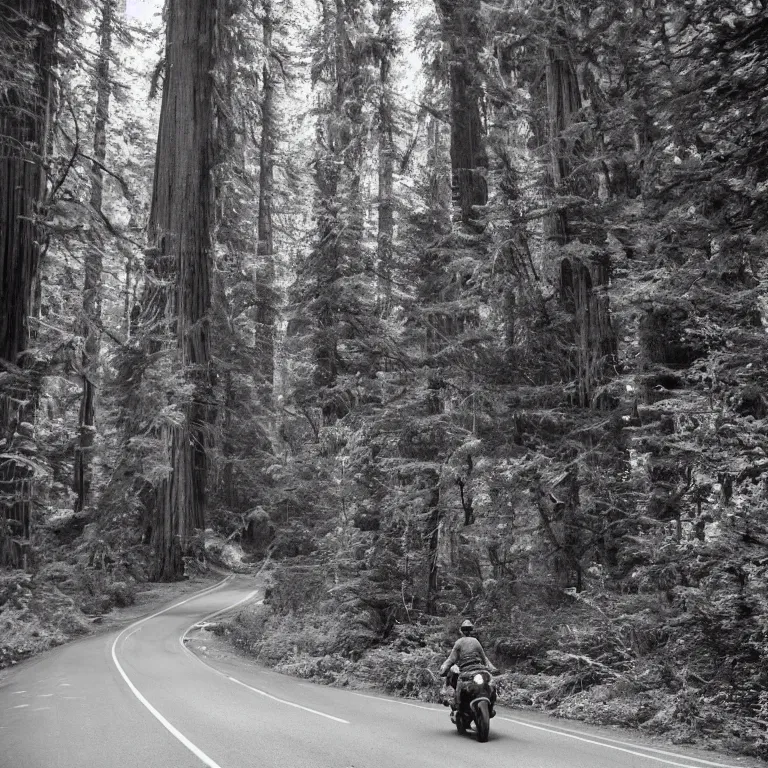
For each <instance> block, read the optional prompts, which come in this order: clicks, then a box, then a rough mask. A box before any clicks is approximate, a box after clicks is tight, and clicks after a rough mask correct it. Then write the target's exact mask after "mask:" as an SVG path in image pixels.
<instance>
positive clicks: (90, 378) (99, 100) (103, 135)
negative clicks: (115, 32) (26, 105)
mask: <svg viewBox="0 0 768 768" xmlns="http://www.w3.org/2000/svg"><path fill="white" fill-rule="evenodd" d="M115 6H116V3H115V0H103V2H102V6H101V20H100V24H99V54H98V59H97V61H96V78H95V84H96V94H97V95H96V117H95V121H94V126H93V163H92V166H91V178H92V181H91V198H90V203H91V207H92V208H93V209H94V211H96V212H100V211H101V205H102V197H103V187H104V162H105V160H106V157H107V123H108V122H109V102H110V97H111V95H112V88H111V84H110V80H109V74H110V57H111V55H112V28H113V24H114V16H115ZM101 271H102V255H101V250H100V248H98V247H96V246H92V247H90V248H88V250H87V251H86V255H85V282H84V285H83V316H82V321H81V322H82V335H83V336H84V338H85V340H84V344H83V350H82V357H81V360H80V365H81V367H82V378H83V392H82V397H81V400H80V416H79V431H80V434H79V445H78V446H77V448H76V450H75V477H74V489H75V493H76V494H77V499H76V501H75V508H76V509H77V510H81V509H82V508H83V507H84V506H85V504H86V501H87V499H88V492H89V490H90V486H91V477H90V465H91V458H92V457H91V453H92V450H93V441H94V437H95V431H96V427H95V422H96V419H95V415H96V414H95V402H94V395H95V386H94V378H95V375H96V370H97V367H98V357H99V325H100V322H101Z"/></svg>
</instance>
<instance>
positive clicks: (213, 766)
mask: <svg viewBox="0 0 768 768" xmlns="http://www.w3.org/2000/svg"><path fill="white" fill-rule="evenodd" d="M231 579H232V576H227V578H226V579H223V580H222V581H220V582H219V583H218V584H215V585H214V586H212V587H209V588H208V589H204V590H203V591H202V592H198V593H197V594H195V595H192V597H188V598H187V599H186V600H182V601H181V602H179V603H175V604H174V605H171V606H169V607H168V608H164V609H163V610H162V611H158V612H157V613H153V614H152V615H151V616H146V617H145V618H143V619H139V621H136V622H134V623H133V624H131V625H130V626H128V627H126V628H125V629H124V630H123V631H122V632H121V633H120V634H119V635H118V636H117V637H116V638H115V641H114V642H113V643H112V661H113V662H114V663H115V667H117V671H118V672H119V673H120V675H121V676H122V678H123V680H125V682H126V683H127V685H128V687H129V688H130V689H131V693H133V695H134V696H135V697H136V698H137V699H138V700H139V701H140V702H141V703H142V704H143V705H144V706H145V707H146V708H147V709H148V710H149V712H150V713H151V714H152V715H153V716H154V717H155V719H156V720H157V721H158V722H159V723H160V724H161V725H162V726H163V728H165V729H166V730H167V731H168V732H169V733H170V734H171V735H172V736H173V737H174V738H175V739H177V740H178V741H180V742H181V743H182V744H183V745H184V746H185V747H186V748H187V749H188V750H189V751H190V752H191V753H192V754H193V755H194V756H195V757H197V758H198V759H199V760H201V761H202V762H203V763H204V764H205V765H207V766H208V768H221V766H220V765H219V764H218V763H216V762H215V761H214V760H212V759H211V758H210V757H208V755H206V754H205V752H203V751H202V750H201V749H200V748H199V747H196V746H195V745H194V744H193V743H192V742H191V741H190V740H189V739H188V738H187V737H186V736H185V735H184V734H183V733H182V732H181V731H180V730H178V728H176V727H175V726H173V725H171V723H169V722H168V721H167V720H166V719H165V718H164V717H163V716H162V715H161V714H160V713H159V712H158V711H157V710H156V709H155V708H154V707H153V706H152V705H151V704H150V703H149V702H148V701H147V700H146V699H145V698H144V696H142V694H141V692H140V691H139V689H138V688H137V687H136V686H135V685H134V684H133V683H132V682H131V680H130V678H129V677H128V675H126V674H125V671H124V670H123V668H122V667H121V666H120V662H119V661H118V660H117V653H116V648H117V644H118V642H119V641H120V638H121V637H122V636H123V635H124V634H125V633H126V632H127V631H128V630H129V629H133V628H134V627H136V626H138V625H139V624H143V623H144V622H145V621H149V620H150V619H154V618H155V617H156V616H160V615H161V614H163V613H167V612H168V611H171V610H173V609H174V608H178V606H180V605H184V603H188V602H189V601H190V600H195V599H196V598H198V597H202V596H203V595H207V594H208V593H209V592H213V591H214V590H216V589H218V588H219V587H221V586H222V585H223V584H226V583H227V582H228V581H230V580H231Z"/></svg>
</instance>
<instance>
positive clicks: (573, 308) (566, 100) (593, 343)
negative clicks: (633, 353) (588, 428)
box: [544, 7, 616, 407]
mask: <svg viewBox="0 0 768 768" xmlns="http://www.w3.org/2000/svg"><path fill="white" fill-rule="evenodd" d="M555 14H556V18H555V25H554V36H553V39H552V40H551V41H550V43H549V45H548V47H547V63H546V80H547V112H548V116H549V146H550V157H551V164H550V174H551V182H552V189H551V190H550V194H553V195H558V194H559V195H564V194H568V192H569V190H570V188H571V186H572V185H573V183H574V179H573V172H572V160H573V158H574V156H577V155H578V154H579V153H580V152H583V150H584V147H583V141H584V139H577V138H576V137H574V136H568V131H569V129H571V128H572V126H573V125H574V122H575V121H576V120H577V119H578V112H579V111H580V110H581V107H582V101H581V94H580V92H579V83H578V77H577V74H576V68H575V67H574V64H573V61H572V59H571V54H570V48H569V41H568V33H567V23H566V19H565V15H564V12H563V10H562V8H561V7H557V8H556V10H555ZM544 228H545V233H546V235H547V237H548V239H550V240H551V241H553V242H554V243H556V244H558V245H561V246H564V245H567V244H568V242H570V240H571V239H572V237H573V234H572V232H571V229H572V227H571V226H570V222H569V219H568V213H567V212H566V210H565V209H564V208H559V209H557V208H556V209H555V210H554V211H553V213H551V214H550V215H549V216H548V217H547V220H546V221H545V225H544ZM597 247H598V249H599V251H598V252H597V253H596V254H595V256H594V257H593V258H591V259H589V260H585V259H582V258H577V257H571V256H565V257H564V258H563V259H562V260H561V263H560V296H561V301H562V303H563V306H564V307H565V309H566V310H567V311H569V312H570V313H572V314H573V317H574V335H575V344H576V350H575V359H574V361H573V368H574V373H575V376H576V382H577V397H576V401H577V404H578V405H581V406H584V407H586V406H591V405H598V406H602V405H604V404H607V401H606V400H605V398H603V399H601V400H600V401H599V402H596V403H595V402H593V398H594V394H595V391H596V389H597V388H598V387H599V386H600V385H601V384H602V383H603V382H604V381H605V379H606V377H607V376H608V375H609V374H610V371H611V369H612V366H613V364H614V363H615V358H616V335H615V333H614V330H613V327H612V324H611V316H610V307H609V301H608V279H609V277H608V276H609V264H608V255H607V253H606V252H604V251H603V250H602V247H601V244H598V246H597Z"/></svg>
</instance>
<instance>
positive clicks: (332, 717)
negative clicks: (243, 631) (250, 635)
mask: <svg viewBox="0 0 768 768" xmlns="http://www.w3.org/2000/svg"><path fill="white" fill-rule="evenodd" d="M258 592H259V590H258V589H255V590H254V591H253V592H251V593H250V594H249V595H247V596H246V597H244V598H243V599H242V600H238V601H237V602H236V603H234V604H232V605H230V606H228V607H226V608H221V609H219V610H218V611H214V612H213V613H209V614H208V615H207V616H204V617H203V618H202V619H198V620H197V621H196V622H194V624H190V625H189V626H188V627H187V628H186V629H185V630H184V632H183V633H182V634H181V635H180V636H179V643H180V644H181V647H182V648H183V649H184V650H185V651H186V653H188V654H189V655H190V656H191V657H192V658H193V659H196V660H197V661H199V662H200V663H201V664H202V665H203V666H204V667H207V668H208V669H210V670H211V671H212V672H215V673H216V674H217V675H220V676H221V677H223V678H225V679H226V680H230V681H231V682H233V683H237V684H238V685H242V686H243V687H244V688H247V689H248V690H249V691H253V692H254V693H258V694H259V695H260V696H265V697H266V698H268V699H272V700H273V701H278V702H280V703H281V704H285V705H286V706H289V707H296V708H297V709H303V710H304V711H305V712H311V713H312V714H313V715H319V716H320V717H326V718H328V719H329V720H335V721H336V722H337V723H344V724H345V725H351V723H350V722H349V720H344V719H343V718H341V717H336V716H335V715H329V714H327V713H326V712H320V711H319V710H317V709H311V708H310V707H305V706H303V705H302V704H296V703H295V702H293V701H288V700H287V699H280V698H278V697H277V696H273V695H272V694H271V693H267V692H266V691H262V690H260V689H259V688H254V687H252V686H250V685H248V684H247V683H244V682H243V681H242V680H238V679H237V678H236V677H232V676H231V675H228V674H226V672H222V671H221V670H220V669H216V667H214V666H212V665H211V664H209V663H208V662H207V661H205V660H204V659H201V658H200V657H199V656H198V655H197V654H196V653H193V652H192V651H191V650H190V649H189V648H187V646H186V645H185V644H184V640H185V639H186V637H187V634H188V633H189V632H190V631H191V630H192V629H194V628H195V627H196V626H197V625H198V624H202V623H203V622H204V621H208V619H212V618H213V617H214V616H218V615H219V614H222V613H226V612H227V611H231V610H232V609H233V608H237V606H238V605H241V604H242V603H245V602H248V600H251V599H253V596H254V595H255V594H257V593H258Z"/></svg>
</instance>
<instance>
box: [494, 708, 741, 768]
mask: <svg viewBox="0 0 768 768" xmlns="http://www.w3.org/2000/svg"><path fill="white" fill-rule="evenodd" d="M499 719H500V720H505V721H506V722H508V723H515V724H516V725H522V726H525V727H526V728H535V729H536V730H537V731H546V732H547V733H553V734H555V735H556V736H563V737H565V738H566V739H576V740H577V741H584V742H586V743H587V744H595V745H597V746H599V747H605V749H615V750H616V751H617V752H626V753H627V754H629V755H635V756H636V757H643V758H645V759H646V760H655V761H656V762H658V763H664V764H665V765H672V766H675V768H698V766H696V765H691V764H690V763H673V762H672V761H671V760H665V759H664V758H663V757H656V756H655V755H649V754H648V753H647V752H640V751H639V750H642V749H644V747H641V746H640V745H636V748H635V749H625V748H624V747H617V746H614V745H613V744H607V743H606V742H605V741H597V740H596V739H588V738H586V737H584V736H577V735H576V734H575V733H569V732H567V731H558V730H556V729H555V728H547V727H546V726H543V725H534V724H533V723H526V722H525V720H514V719H512V718H511V717H502V716H499ZM596 738H597V739H599V738H600V737H599V736H597V737H596ZM619 743H626V744H629V742H619ZM633 746H634V745H633ZM647 749H648V751H654V752H660V753H661V754H665V755H669V756H670V757H677V758H680V759H682V760H691V761H694V762H699V763H703V764H704V765H709V766H716V767H717V768H739V767H738V766H735V765H726V764H725V763H712V762H709V761H707V760H703V759H701V758H697V757H688V756H687V755H683V754H679V753H677V752H663V751H662V750H657V749H654V748H653V747H648V748H647ZM742 768H743V767H742Z"/></svg>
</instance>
